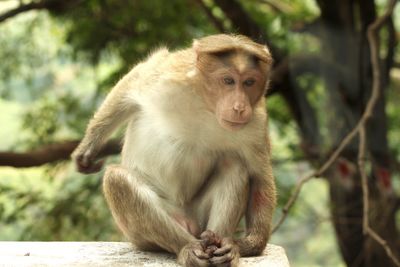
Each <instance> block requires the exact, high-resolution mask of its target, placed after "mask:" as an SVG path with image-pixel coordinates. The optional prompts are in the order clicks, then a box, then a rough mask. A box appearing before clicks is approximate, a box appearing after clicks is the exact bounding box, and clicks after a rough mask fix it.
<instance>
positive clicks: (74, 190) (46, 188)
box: [0, 166, 121, 241]
mask: <svg viewBox="0 0 400 267" xmlns="http://www.w3.org/2000/svg"><path fill="white" fill-rule="evenodd" d="M57 169H58V171H57ZM57 169H56V170H54V169H53V170H51V171H48V172H47V173H46V171H40V170H33V171H25V172H19V173H16V171H12V170H3V171H2V172H1V173H0V227H1V229H2V231H1V233H0V240H15V239H17V240H48V241H52V240H81V241H84V240H118V239H120V238H121V236H120V235H119V234H118V232H117V231H116V228H115V227H113V221H112V218H111V214H110V213H109V210H108V209H107V205H106V203H105V201H104V199H103V197H102V195H101V181H100V179H99V176H98V175H91V176H79V177H77V176H76V175H73V176H71V172H70V171H68V172H66V170H69V168H65V166H64V167H63V168H57ZM52 177H57V179H53V178H52Z"/></svg>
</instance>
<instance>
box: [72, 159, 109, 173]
mask: <svg viewBox="0 0 400 267" xmlns="http://www.w3.org/2000/svg"><path fill="white" fill-rule="evenodd" d="M103 164H104V160H101V161H98V162H95V163H92V164H89V165H85V164H81V163H80V162H79V161H78V162H77V167H78V171H79V172H81V173H85V174H89V173H95V172H99V171H100V170H101V168H102V167H103Z"/></svg>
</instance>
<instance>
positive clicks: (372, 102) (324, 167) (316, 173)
mask: <svg viewBox="0 0 400 267" xmlns="http://www.w3.org/2000/svg"><path fill="white" fill-rule="evenodd" d="M396 1H397V0H392V1H391V2H390V4H389V8H388V10H387V11H386V12H385V14H384V15H383V16H382V17H380V18H378V19H377V20H376V21H375V22H374V23H373V24H372V25H371V26H370V28H369V30H368V34H369V32H370V29H372V31H375V30H376V29H379V27H381V26H382V24H383V23H384V22H385V20H386V19H387V18H388V17H389V16H390V14H391V13H392V11H393V8H394V6H395V4H396ZM373 52H376V51H372V50H371V59H372V57H373V55H372V54H373ZM376 56H378V55H376ZM378 60H379V59H378ZM372 63H374V59H372ZM376 64H377V66H378V68H379V64H378V63H376ZM373 79H374V83H376V82H377V81H378V83H379V82H380V73H379V71H378V73H376V71H374V74H373ZM378 97H379V84H378V87H377V88H376V86H373V88H372V93H371V96H370V98H369V100H368V102H367V105H366V108H365V110H364V113H363V114H362V116H361V118H360V120H359V121H358V123H357V124H356V126H355V127H354V128H353V129H352V130H351V131H350V132H349V133H348V134H347V135H346V136H345V137H344V138H343V140H342V142H341V143H340V144H339V146H338V147H337V148H336V149H335V151H334V152H333V153H332V154H331V156H330V157H329V158H328V160H327V161H326V162H325V163H324V164H323V165H322V166H321V167H320V168H319V169H318V170H316V171H314V172H312V173H311V174H309V175H306V176H304V177H302V178H301V179H300V180H299V181H298V183H297V185H296V187H295V189H294V191H293V193H292V195H291V197H290V198H289V200H288V201H287V203H286V205H285V206H284V207H283V209H282V215H281V217H280V218H279V220H278V222H277V224H276V225H275V226H274V228H273V230H272V233H274V232H276V231H277V230H278V229H279V227H280V226H281V225H282V224H283V222H284V221H285V219H286V217H287V215H288V213H289V210H290V209H291V208H292V207H293V205H294V203H295V202H296V200H297V198H298V196H299V194H300V191H301V189H302V187H303V185H304V184H305V183H306V182H308V181H309V180H311V179H312V178H314V177H319V176H321V175H322V174H323V173H324V172H325V171H326V170H327V169H328V168H329V167H330V166H331V165H332V164H333V163H334V162H335V160H336V159H337V158H338V156H339V155H340V153H342V151H343V149H344V148H345V147H346V146H347V145H348V144H349V143H350V142H351V141H352V140H353V138H354V137H355V136H356V135H357V133H358V132H359V131H360V129H361V127H363V126H364V125H365V122H366V121H367V120H368V119H369V117H370V116H371V115H372V111H373V108H374V106H375V104H376V101H377V100H378Z"/></svg>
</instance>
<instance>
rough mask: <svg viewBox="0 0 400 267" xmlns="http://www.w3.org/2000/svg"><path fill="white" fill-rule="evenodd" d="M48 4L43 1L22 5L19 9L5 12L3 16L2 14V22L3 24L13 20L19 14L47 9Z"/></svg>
mask: <svg viewBox="0 0 400 267" xmlns="http://www.w3.org/2000/svg"><path fill="white" fill-rule="evenodd" d="M47 2H48V1H41V2H32V3H29V4H26V5H20V6H18V7H17V8H14V9H11V10H8V11H6V12H4V13H3V14H0V22H3V21H5V20H7V19H9V18H12V17H14V16H16V15H18V14H21V13H24V12H27V11H30V10H35V9H45V8H47Z"/></svg>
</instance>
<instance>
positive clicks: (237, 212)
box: [199, 158, 249, 266]
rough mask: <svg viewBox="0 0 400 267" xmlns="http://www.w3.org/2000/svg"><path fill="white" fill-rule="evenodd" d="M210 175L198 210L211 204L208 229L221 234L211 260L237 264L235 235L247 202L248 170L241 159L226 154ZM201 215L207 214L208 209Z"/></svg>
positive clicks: (237, 254) (219, 263) (237, 249)
mask: <svg viewBox="0 0 400 267" xmlns="http://www.w3.org/2000/svg"><path fill="white" fill-rule="evenodd" d="M210 179H211V181H210V184H209V186H208V189H207V191H206V192H205V193H204V195H203V196H201V200H200V203H199V204H200V205H199V210H200V211H202V212H204V211H206V209H205V207H208V212H209V214H208V222H207V224H206V225H207V226H206V229H208V230H211V231H212V232H213V233H215V234H216V235H217V236H219V237H220V238H221V246H220V248H218V249H217V250H215V251H214V253H213V254H214V256H213V257H212V258H211V259H210V262H211V263H212V264H214V265H216V266H223V265H225V264H231V266H237V264H238V262H239V257H240V254H239V247H238V246H237V245H236V244H235V243H234V241H233V239H232V237H233V234H234V232H235V230H236V228H237V225H238V224H239V221H240V219H241V218H242V217H243V215H244V212H245V209H246V205H247V199H248V192H249V182H248V172H247V170H246V168H244V166H243V165H242V164H241V162H240V160H238V159H235V158H226V159H223V160H221V162H220V163H219V164H218V167H217V171H216V173H215V174H214V175H213V176H212V177H210ZM209 207H211V209H210V208H209ZM199 215H200V216H206V214H205V213H204V214H199ZM203 230H204V229H203Z"/></svg>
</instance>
